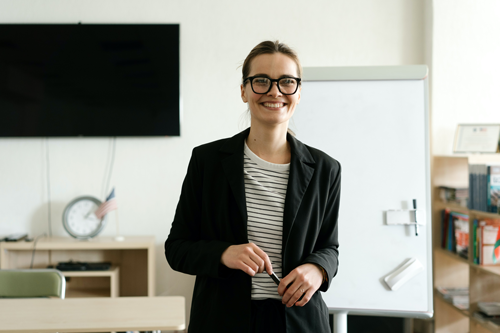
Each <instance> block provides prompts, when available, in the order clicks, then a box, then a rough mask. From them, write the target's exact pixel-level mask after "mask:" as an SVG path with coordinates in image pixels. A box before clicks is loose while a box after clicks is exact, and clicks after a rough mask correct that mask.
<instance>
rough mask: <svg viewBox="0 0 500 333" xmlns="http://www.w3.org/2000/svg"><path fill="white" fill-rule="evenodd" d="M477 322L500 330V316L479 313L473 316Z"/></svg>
mask: <svg viewBox="0 0 500 333" xmlns="http://www.w3.org/2000/svg"><path fill="white" fill-rule="evenodd" d="M472 316H473V317H474V319H476V320H477V321H479V322H481V323H483V324H486V325H488V326H490V327H492V328H494V329H498V328H500V316H488V315H487V314H485V313H483V312H481V311H478V312H474V314H473V315H472Z"/></svg>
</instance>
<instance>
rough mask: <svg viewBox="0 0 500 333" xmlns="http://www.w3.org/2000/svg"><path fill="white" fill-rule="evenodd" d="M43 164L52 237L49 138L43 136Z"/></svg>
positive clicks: (50, 234)
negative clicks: (45, 172) (45, 173)
mask: <svg viewBox="0 0 500 333" xmlns="http://www.w3.org/2000/svg"><path fill="white" fill-rule="evenodd" d="M45 165H46V168H45V169H46V171H47V212H48V225H49V236H50V237H52V206H51V204H50V203H51V199H50V159H49V138H48V137H46V138H45Z"/></svg>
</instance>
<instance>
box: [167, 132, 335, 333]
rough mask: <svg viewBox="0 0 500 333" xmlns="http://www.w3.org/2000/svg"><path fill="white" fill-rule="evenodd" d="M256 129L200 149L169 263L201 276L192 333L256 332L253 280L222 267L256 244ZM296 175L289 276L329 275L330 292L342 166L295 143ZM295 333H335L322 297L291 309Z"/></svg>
mask: <svg viewBox="0 0 500 333" xmlns="http://www.w3.org/2000/svg"><path fill="white" fill-rule="evenodd" d="M248 133H249V129H247V130H245V131H243V132H241V133H239V134H237V135H235V136H234V137H232V138H229V139H223V140H219V141H215V142H211V143H208V144H205V145H202V146H199V147H196V148H195V149H193V154H192V156H191V161H190V162H189V166H188V170H187V175H186V178H185V179H184V183H183V185H182V192H181V196H180V199H179V203H178V206H177V210H176V213H175V217H174V221H173V222H172V228H171V230H170V234H169V236H168V238H167V240H166V242H165V255H166V257H167V260H168V263H169V264H170V266H171V267H172V268H173V269H174V270H176V271H180V272H183V273H186V274H192V275H196V283H195V286H194V291H193V302H192V306H191V320H190V324H189V333H197V332H238V333H240V332H249V327H250V313H251V277H250V276H249V275H247V274H245V273H243V272H242V271H240V270H233V269H229V268H228V267H226V266H225V265H223V264H221V256H222V253H223V252H224V250H226V248H227V247H229V246H230V245H234V244H244V243H248V238H247V210H246V202H245V187H244V181H243V147H244V140H245V139H246V138H247V137H248ZM287 140H288V142H289V143H290V147H291V154H292V156H291V161H290V174H289V180H288V188H287V194H286V199H285V208H284V216H283V248H282V260H283V262H282V266H283V276H286V275H287V274H288V273H290V271H292V270H293V269H294V268H296V267H297V266H299V265H302V264H304V263H315V264H318V265H320V266H321V267H323V268H324V269H325V271H326V272H327V274H328V282H325V283H323V285H322V286H321V287H320V290H321V291H326V290H327V289H328V286H329V282H330V281H331V279H332V278H333V277H334V276H335V275H336V273H337V267H338V250H337V248H338V246H339V244H338V231H337V230H338V228H337V216H338V210H339V201H340V164H339V163H338V162H337V161H336V160H334V159H333V158H331V157H329V156H328V155H326V154H325V153H323V152H322V151H320V150H317V149H314V148H311V147H308V146H306V145H304V144H303V143H301V142H300V141H298V140H297V139H295V138H294V137H293V136H291V135H288V136H287ZM285 316H286V326H287V333H294V332H301V333H303V332H314V333H321V332H325V333H326V332H331V331H330V326H329V322H328V309H327V307H326V304H325V302H324V301H323V299H322V298H321V294H320V293H319V291H318V292H316V293H315V294H314V295H313V297H312V298H311V300H310V301H309V303H307V304H306V305H305V306H304V307H296V306H294V307H291V308H286V309H285Z"/></svg>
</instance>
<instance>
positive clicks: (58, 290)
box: [0, 269, 66, 299]
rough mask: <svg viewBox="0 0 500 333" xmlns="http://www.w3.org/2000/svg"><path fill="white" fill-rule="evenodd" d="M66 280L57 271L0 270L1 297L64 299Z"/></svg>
mask: <svg viewBox="0 0 500 333" xmlns="http://www.w3.org/2000/svg"><path fill="white" fill-rule="evenodd" d="M65 293H66V280H65V278H64V276H63V275H62V273H61V272H60V271H58V270H57V269H0V297H7V298H23V297H25V298H30V297H31V298H33V297H59V298H61V299H64V296H65Z"/></svg>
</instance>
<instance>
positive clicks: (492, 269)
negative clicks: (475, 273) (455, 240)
mask: <svg viewBox="0 0 500 333" xmlns="http://www.w3.org/2000/svg"><path fill="white" fill-rule="evenodd" d="M434 250H435V251H436V252H439V253H442V254H444V255H446V256H448V257H450V258H453V259H455V260H457V261H460V262H462V263H464V264H468V265H469V266H471V267H472V268H474V269H476V270H480V271H483V272H486V273H489V274H494V275H497V276H500V264H498V265H476V264H474V263H472V262H470V261H469V260H468V259H465V258H462V257H460V256H459V255H458V254H456V253H453V252H450V251H448V250H445V249H442V248H436V249H434Z"/></svg>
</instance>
